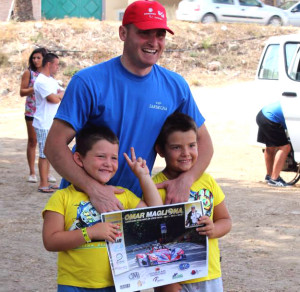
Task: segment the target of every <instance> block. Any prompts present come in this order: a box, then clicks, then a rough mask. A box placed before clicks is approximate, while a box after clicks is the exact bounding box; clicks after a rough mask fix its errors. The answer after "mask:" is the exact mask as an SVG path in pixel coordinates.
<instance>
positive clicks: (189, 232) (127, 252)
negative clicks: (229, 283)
mask: <svg viewBox="0 0 300 292" xmlns="http://www.w3.org/2000/svg"><path fill="white" fill-rule="evenodd" d="M203 214H204V212H203V205H202V202H201V201H193V202H186V203H180V204H174V205H164V206H159V207H148V208H143V209H133V210H124V211H118V212H111V213H103V214H102V220H103V221H105V222H111V223H115V224H118V225H119V229H118V235H117V239H116V241H115V242H114V243H111V242H108V243H107V247H108V255H109V260H110V265H111V270H112V274H113V278H114V282H115V287H116V291H117V292H119V291H124V292H127V291H138V290H143V289H148V288H152V287H157V286H162V285H166V284H170V283H175V282H181V281H185V280H190V279H197V278H201V277H204V276H206V275H207V272H208V241H207V237H206V236H200V235H199V234H198V233H197V232H196V227H197V226H198V225H197V221H198V220H197V219H198V218H199V217H200V216H202V215H203Z"/></svg>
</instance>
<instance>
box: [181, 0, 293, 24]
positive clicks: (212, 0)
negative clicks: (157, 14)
mask: <svg viewBox="0 0 300 292" xmlns="http://www.w3.org/2000/svg"><path fill="white" fill-rule="evenodd" d="M176 18H177V19H178V20H185V21H194V22H200V21H201V22H203V23H212V22H248V23H259V24H265V25H268V24H270V25H274V26H280V25H287V24H288V17H287V14H286V12H285V11H284V10H283V9H280V8H277V7H273V6H269V5H265V4H264V3H262V2H260V1H259V0H183V1H181V2H179V4H178V9H177V10H176Z"/></svg>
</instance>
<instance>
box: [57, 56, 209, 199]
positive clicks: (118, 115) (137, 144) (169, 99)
mask: <svg viewBox="0 0 300 292" xmlns="http://www.w3.org/2000/svg"><path fill="white" fill-rule="evenodd" d="M175 111H179V112H182V113H185V114H188V115H190V116H191V117H192V118H194V120H195V121H196V124H197V125H198V127H200V126H201V125H202V124H203V123H204V118H203V116H202V115H201V113H200V111H199V109H198V107H197V104H196V103H195V101H194V98H193V96H192V93H191V91H190V88H189V86H188V84H187V83H186V81H185V80H184V79H183V78H182V77H181V76H180V75H178V74H177V73H175V72H172V71H169V70H167V69H165V68H163V67H161V66H158V65H154V66H153V68H152V70H151V72H150V73H149V74H148V75H146V76H143V77H140V76H136V75H134V74H132V73H130V72H129V71H127V70H126V69H125V68H124V67H123V65H122V64H121V61H120V57H116V58H113V59H111V60H109V61H107V62H104V63H101V64H98V65H95V66H92V67H89V68H86V69H83V70H81V71H80V72H78V73H77V74H76V75H74V76H73V78H72V80H71V81H70V83H69V85H68V87H67V89H66V92H65V94H64V98H63V100H62V102H61V105H60V107H59V109H58V111H57V114H56V116H55V118H57V119H60V120H63V121H66V122H67V123H69V124H70V125H71V126H72V127H73V128H74V129H75V131H76V132H78V131H79V130H80V129H81V128H83V127H84V126H86V125H90V124H93V125H98V126H107V127H109V128H110V129H111V130H112V131H113V132H114V133H115V134H116V135H117V136H118V138H119V140H120V151H119V169H118V171H117V173H116V175H115V176H114V177H113V178H112V179H111V180H110V182H109V183H110V184H111V185H116V186H122V187H126V188H128V189H130V190H131V191H132V192H133V193H135V194H136V195H138V196H141V189H140V186H139V182H138V180H137V178H136V177H135V176H134V174H133V173H132V171H131V170H130V168H129V166H128V165H127V163H126V161H125V159H124V157H123V153H124V152H126V153H127V154H129V155H130V147H131V146H133V147H134V148H135V152H136V155H137V157H139V156H142V157H143V158H144V159H146V161H147V165H148V167H149V169H150V170H151V169H152V167H153V164H154V161H155V157H156V153H155V150H154V143H155V141H156V138H157V136H158V134H159V132H160V129H161V127H162V125H163V123H164V122H165V120H166V118H167V117H168V116H169V115H170V114H172V113H174V112H175Z"/></svg>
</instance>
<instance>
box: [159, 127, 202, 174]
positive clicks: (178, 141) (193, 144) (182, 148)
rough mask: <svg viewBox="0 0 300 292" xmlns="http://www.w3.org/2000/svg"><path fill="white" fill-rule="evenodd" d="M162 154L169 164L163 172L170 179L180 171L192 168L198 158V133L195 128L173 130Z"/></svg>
mask: <svg viewBox="0 0 300 292" xmlns="http://www.w3.org/2000/svg"><path fill="white" fill-rule="evenodd" d="M162 154H163V156H164V158H165V160H166V165H167V166H166V168H165V170H164V171H163V172H164V174H165V175H166V176H167V177H168V179H174V178H176V177H177V176H178V175H179V174H180V173H182V172H185V171H188V170H190V169H191V168H192V166H193V165H194V164H195V163H196V161H197V158H198V147H197V135H196V133H195V132H194V131H193V130H190V131H187V132H182V131H176V132H173V133H172V134H170V135H169V137H168V139H167V143H166V145H165V148H164V153H162Z"/></svg>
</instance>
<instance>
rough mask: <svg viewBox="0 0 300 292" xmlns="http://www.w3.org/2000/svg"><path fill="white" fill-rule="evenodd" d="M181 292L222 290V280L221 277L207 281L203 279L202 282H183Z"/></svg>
mask: <svg viewBox="0 0 300 292" xmlns="http://www.w3.org/2000/svg"><path fill="white" fill-rule="evenodd" d="M180 291H182V292H196V291H201V292H223V281H222V277H220V278H217V279H213V280H209V281H203V282H197V283H191V284H183V285H182V289H181V290H180Z"/></svg>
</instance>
